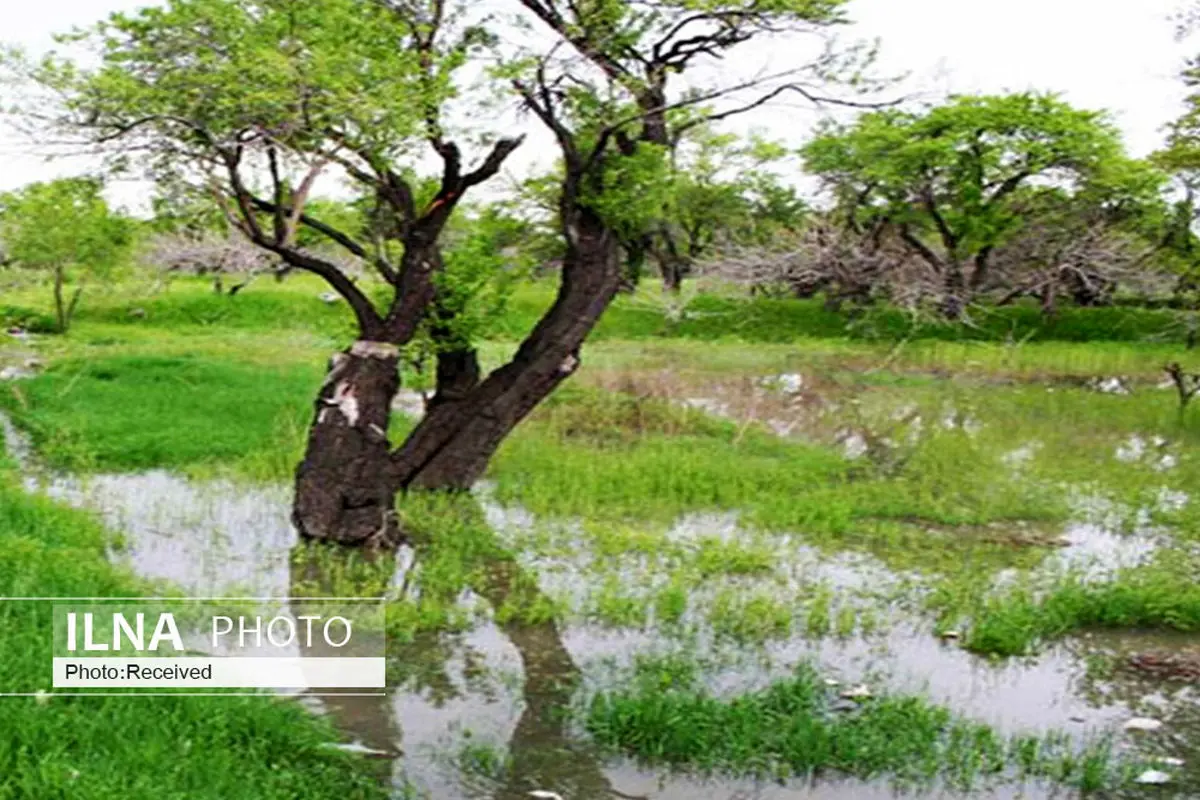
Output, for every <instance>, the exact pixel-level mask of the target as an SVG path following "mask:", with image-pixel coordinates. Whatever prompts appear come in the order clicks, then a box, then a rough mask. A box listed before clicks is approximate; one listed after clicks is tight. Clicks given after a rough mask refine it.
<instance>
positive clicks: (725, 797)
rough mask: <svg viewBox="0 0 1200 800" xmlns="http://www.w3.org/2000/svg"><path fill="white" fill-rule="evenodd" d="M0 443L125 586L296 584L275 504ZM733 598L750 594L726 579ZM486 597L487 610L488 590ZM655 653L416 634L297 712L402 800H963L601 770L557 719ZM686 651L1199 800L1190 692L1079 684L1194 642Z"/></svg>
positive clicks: (899, 630)
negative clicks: (1005, 739) (1174, 784)
mask: <svg viewBox="0 0 1200 800" xmlns="http://www.w3.org/2000/svg"><path fill="white" fill-rule="evenodd" d="M0 429H3V431H4V433H5V441H6V443H7V446H8V449H9V453H10V456H12V457H14V458H15V459H16V460H18V462H19V463H20V464H21V465H22V468H23V470H24V471H25V474H26V476H27V486H28V487H29V489H30V490H31V491H44V492H45V493H47V494H48V495H50V496H52V497H55V498H58V499H60V500H62V501H64V502H66V503H69V504H71V505H73V506H77V507H80V508H86V509H91V510H93V511H95V512H97V513H98V514H99V515H100V516H101V517H102V518H103V520H104V521H105V523H106V524H107V525H108V526H109V527H111V528H112V529H113V530H115V531H119V532H120V533H121V534H122V536H123V539H124V541H123V546H122V547H121V548H120V549H119V550H115V551H114V552H113V554H112V557H113V559H114V560H116V561H118V562H120V563H125V564H127V565H129V566H130V567H131V568H132V569H133V570H134V571H136V572H137V573H138V574H140V575H142V576H145V577H147V578H153V579H163V580H167V581H171V582H172V583H174V584H175V585H177V586H180V587H183V588H184V589H186V590H187V591H188V592H189V593H191V594H194V595H206V596H215V595H221V594H225V595H241V596H251V595H253V596H271V597H279V598H284V597H286V596H287V594H288V591H289V586H290V585H291V584H292V582H293V580H294V578H295V576H293V575H291V574H290V568H289V554H290V553H291V551H292V549H293V548H294V547H295V546H296V545H297V537H296V535H295V533H294V531H293V529H292V527H291V524H290V521H289V491H288V489H287V488H286V487H272V486H268V487H247V486H244V485H238V484H233V483H226V482H196V481H191V480H188V479H186V478H183V477H181V476H178V475H173V474H169V473H165V472H157V471H155V472H147V473H141V474H130V475H100V476H95V477H92V478H88V479H81V478H76V477H71V476H55V475H49V474H45V473H41V472H39V471H38V470H37V469H36V465H35V464H34V461H33V456H32V452H31V449H30V448H29V446H28V442H27V440H26V439H25V437H23V436H22V435H21V434H20V433H19V432H18V431H16V430H15V429H14V428H13V427H12V426H11V424H9V422H8V420H7V419H6V418H4V417H3V416H2V415H0ZM479 500H480V503H481V505H482V506H483V508H484V511H485V514H486V516H487V519H488V520H489V522H490V524H491V525H492V526H493V527H494V528H495V530H496V532H497V535H498V536H499V537H500V538H501V539H502V540H504V539H510V540H511V538H512V537H513V536H517V535H519V534H520V533H522V532H523V531H527V530H529V529H530V528H531V527H533V526H535V525H538V524H539V522H538V520H536V519H534V518H533V516H532V515H530V514H529V513H528V512H526V511H525V510H524V509H521V508H520V507H516V506H501V505H498V504H496V503H495V502H493V501H492V500H491V499H490V498H489V493H488V490H487V487H486V486H485V487H482V488H481V490H480V491H479ZM1085 505H1086V504H1085ZM1087 516H1088V515H1086V514H1084V515H1083V517H1085V518H1086V517H1087ZM1092 517H1096V515H1092ZM1100 518H1102V515H1101V517H1100ZM559 524H561V525H565V526H569V525H570V524H571V523H559ZM738 535H739V527H738V520H737V517H736V515H729V514H698V515H689V516H687V517H684V518H682V519H680V520H679V521H678V522H677V524H676V525H675V526H674V527H673V528H672V530H671V531H670V533H669V536H671V537H673V538H682V539H687V538H689V537H700V536H706V537H708V536H716V537H726V538H729V537H736V536H738ZM1063 538H1064V540H1065V544H1066V546H1065V547H1063V548H1061V549H1059V550H1056V551H1054V553H1053V554H1051V555H1049V556H1048V557H1047V564H1046V565H1044V567H1043V568H1045V569H1055V568H1061V567H1070V566H1077V565H1079V564H1081V563H1088V564H1092V565H1097V567H1098V568H1102V569H1103V568H1107V569H1111V568H1114V567H1116V566H1121V565H1126V564H1129V563H1137V562H1138V561H1140V560H1141V559H1143V558H1145V557H1146V556H1147V555H1148V554H1149V553H1150V552H1152V550H1153V548H1154V546H1155V543H1154V536H1153V532H1148V533H1147V534H1146V535H1144V536H1135V537H1128V536H1121V535H1118V534H1116V533H1113V532H1111V531H1109V530H1106V529H1105V528H1104V527H1103V525H1102V524H1100V523H1098V522H1096V521H1095V519H1085V520H1084V521H1081V522H1079V523H1077V524H1074V525H1072V526H1069V527H1068V528H1067V529H1066V530H1065V531H1064V532H1063ZM778 542H779V552H778V554H777V555H778V557H779V558H780V559H787V564H786V565H785V568H784V570H783V571H784V573H785V574H786V575H787V576H788V580H789V581H792V582H796V583H797V585H799V584H798V582H801V581H810V582H811V581H819V582H821V583H824V584H825V585H828V586H832V587H834V588H835V589H837V590H838V591H839V592H844V593H854V592H858V591H862V590H865V589H874V590H885V591H886V590H887V589H888V588H889V587H892V586H894V585H897V584H899V583H901V582H902V581H903V580H904V579H905V577H906V576H903V575H898V574H896V573H893V572H890V571H889V570H888V569H887V568H886V567H885V566H884V565H882V564H881V563H879V562H876V561H874V560H873V559H872V558H870V557H868V556H862V555H849V554H846V555H842V556H834V557H830V556H828V555H822V554H821V553H819V552H818V551H816V550H814V549H812V548H809V547H807V546H805V545H803V543H802V542H800V541H799V539H792V538H789V537H781V538H779V539H778ZM589 558H590V556H589V555H588V554H586V553H579V552H576V553H573V554H572V555H569V556H563V557H558V558H548V557H539V558H537V559H530V560H529V561H528V562H526V563H523V564H521V565H519V566H518V567H517V568H518V569H530V570H534V571H535V574H536V575H537V576H538V580H539V583H540V589H541V590H542V591H543V592H546V593H549V594H551V595H555V596H559V595H561V594H562V593H563V591H564V590H565V589H567V588H570V587H571V586H573V585H574V586H585V585H586V582H587V581H588V580H589V579H590V578H589V575H590V573H589V570H588V569H587V560H588V559H589ZM396 563H397V568H396V578H395V580H394V581H393V584H394V585H399V584H400V583H402V582H403V578H404V576H405V575H406V574H407V573H408V572H410V571H411V570H413V569H414V568H415V567H416V566H418V565H419V563H420V554H419V553H417V552H414V551H412V550H411V549H405V550H404V551H402V552H401V553H399V554H398V555H397V558H396ZM1098 574H1099V573H1098ZM627 577H628V579H629V580H630V581H633V582H637V581H639V580H643V579H647V580H648V579H649V577H648V576H647V575H641V574H631V575H629V576H627ZM739 580H750V579H748V578H746V577H745V576H740V577H739ZM501 583H503V581H501ZM706 591H707V587H706V588H705V590H702V591H699V592H697V593H696V595H697V596H696V597H694V598H693V603H694V604H698V605H702V604H703V603H704V601H705V597H704V595H705V593H706ZM483 599H484V600H487V601H488V602H489V603H490V604H491V605H492V606H493V607H496V606H498V605H499V604H500V602H502V600H503V588H502V587H501V588H498V589H496V590H495V595H494V596H492V595H488V596H485V597H484V598H483ZM689 613H691V612H689ZM697 619H701V618H699V617H698V618H697ZM670 644H671V643H670V639H669V636H667V635H665V634H664V632H663V631H660V630H657V629H655V628H654V627H653V626H651V627H650V628H649V629H621V628H612V627H604V626H600V625H595V624H588V623H583V622H570V623H564V624H562V625H561V626H560V625H555V624H544V625H523V624H517V623H510V624H503V625H502V624H498V623H496V622H495V621H492V620H490V619H486V618H485V619H482V620H480V621H479V622H478V623H477V624H476V625H475V626H474V627H473V628H471V629H470V630H468V631H466V632H463V633H459V634H445V635H440V636H422V637H419V638H418V639H417V640H416V641H415V642H412V643H410V644H407V645H403V646H400V647H396V648H393V652H392V654H391V657H392V658H393V659H394V660H395V661H396V664H395V666H396V668H397V672H398V673H399V674H401V675H402V676H403V677H402V679H401V680H400V681H399V684H398V685H396V686H394V687H393V689H392V691H391V694H390V695H389V696H388V697H386V698H373V697H351V696H346V697H337V696H333V697H329V696H326V697H320V698H318V697H304V698H302V701H303V702H305V704H306V705H308V706H310V707H312V708H313V709H314V710H316V711H319V712H321V713H328V714H331V715H332V716H333V717H334V718H335V719H336V720H337V722H338V724H339V725H340V726H341V727H342V728H343V729H344V730H345V731H346V732H347V735H348V736H349V737H350V738H351V739H352V740H353V741H354V742H355V744H356V745H358V746H360V747H361V748H365V749H366V750H367V751H370V752H369V755H370V754H374V755H377V756H381V757H383V758H384V759H387V760H386V761H384V762H383V763H384V764H385V765H386V766H385V768H386V769H387V770H388V771H390V774H391V776H392V780H393V782H394V783H395V785H396V786H397V790H398V793H399V792H400V790H401V789H403V788H404V787H407V786H411V787H412V788H414V789H416V790H417V793H418V796H425V795H426V794H427V795H428V796H431V797H435V798H449V797H469V798H514V799H515V798H518V797H528V796H530V795H529V793H530V792H534V791H544V792H556V793H557V794H558V795H560V796H561V797H562V798H563V800H591V799H592V798H596V799H597V800H598V799H599V798H631V797H637V798H655V799H656V800H675V799H679V800H685V799H686V800H702V799H705V798H711V799H712V800H718V799H719V800H733V798H738V799H739V800H741V799H743V798H744V799H745V800H751V799H752V798H755V799H760V800H776V799H778V800H784V799H786V800H801V799H804V800H825V798H847V799H848V800H876V799H877V798H878V799H880V800H882V798H893V797H898V796H911V797H960V796H962V795H961V794H955V793H954V792H952V791H950V790H948V789H946V790H942V789H936V788H932V789H931V788H926V789H922V790H919V791H916V792H914V793H910V794H907V795H905V794H904V793H902V792H900V791H899V790H894V789H892V788H890V787H889V786H888V785H887V784H886V783H883V782H862V781H855V780H841V779H837V778H835V777H829V778H823V779H821V780H819V781H811V780H807V779H803V780H801V779H798V780H795V781H790V782H786V783H776V782H769V781H767V782H763V781H753V780H727V779H702V778H698V777H695V776H689V775H680V774H670V773H666V772H662V771H655V770H650V769H646V768H643V767H639V766H638V765H637V764H634V763H632V762H630V761H627V760H622V759H613V758H608V757H601V756H600V755H598V754H597V753H595V752H594V751H593V750H592V749H591V748H590V747H589V745H588V744H587V742H586V738H585V737H582V736H580V735H579V734H578V732H577V731H573V730H571V729H570V728H569V725H568V724H566V723H564V722H563V719H562V716H561V714H560V713H559V712H560V710H561V709H562V708H563V707H564V706H568V705H569V704H570V703H571V702H572V699H573V698H574V697H576V696H577V692H578V691H579V690H580V689H583V690H587V689H589V688H596V687H600V686H603V685H605V683H606V681H609V680H611V676H612V675H613V674H614V669H616V668H619V667H620V666H621V665H623V664H628V663H629V662H630V661H631V660H632V659H633V658H634V657H635V656H637V655H642V654H646V653H651V652H655V651H661V650H663V649H664V648H669V647H670ZM700 644H701V646H711V647H712V648H713V650H714V651H721V650H722V649H724V650H726V651H727V652H728V653H730V654H731V657H730V659H729V660H728V662H727V666H725V667H723V668H721V669H720V670H718V671H716V672H714V673H713V674H712V675H710V676H709V680H710V683H711V685H712V687H713V688H714V689H715V690H716V691H718V692H721V693H734V692H738V691H744V690H746V689H751V688H754V687H757V686H762V685H764V684H766V683H767V682H769V681H770V680H771V679H772V678H773V677H778V676H781V675H783V674H785V673H787V672H788V671H789V670H790V669H791V667H792V666H793V665H795V664H796V663H798V662H800V661H809V662H811V663H814V664H815V665H818V666H819V668H820V669H821V670H822V672H823V673H824V674H825V675H826V676H827V679H828V680H830V681H834V680H836V681H838V682H839V683H840V685H846V686H849V685H852V684H860V683H864V684H866V685H867V686H869V687H871V689H872V690H874V691H879V692H885V691H893V692H906V693H923V694H925V695H926V696H928V697H930V698H931V699H932V700H934V701H936V702H939V703H943V704H946V705H948V706H950V707H952V708H953V709H955V710H956V711H957V712H959V713H961V714H963V715H966V716H968V717H970V718H973V719H976V720H979V721H983V722H987V723H989V724H991V725H993V726H995V727H996V728H997V729H999V730H1001V731H1003V732H1006V733H1017V732H1024V733H1036V732H1046V731H1050V730H1059V731H1063V732H1066V733H1067V734H1070V735H1072V736H1076V737H1079V738H1080V739H1081V740H1082V739H1083V738H1090V737H1095V736H1098V735H1102V734H1110V735H1112V736H1114V737H1115V739H1116V741H1117V743H1118V747H1119V748H1122V749H1129V750H1130V751H1132V752H1136V753H1137V754H1139V755H1143V756H1146V755H1151V756H1161V757H1170V758H1177V759H1181V760H1183V762H1184V766H1182V767H1176V768H1174V771H1175V772H1176V774H1177V776H1178V777H1179V778H1180V779H1181V780H1186V781H1187V784H1188V785H1195V784H1194V781H1195V779H1196V777H1197V776H1196V775H1195V774H1194V773H1193V772H1192V770H1193V768H1194V767H1200V752H1198V748H1197V744H1198V743H1200V697H1198V696H1197V691H1196V689H1195V688H1194V687H1193V686H1192V685H1191V684H1190V683H1188V682H1186V681H1171V680H1166V681H1164V680H1162V679H1161V678H1155V677H1152V676H1148V675H1146V674H1144V673H1142V672H1138V671H1135V670H1122V669H1117V670H1111V671H1107V672H1106V671H1104V670H1097V669H1096V668H1095V665H1096V659H1095V656H1096V655H1098V654H1099V655H1106V656H1109V657H1111V658H1114V659H1116V660H1117V661H1118V662H1120V661H1122V660H1123V659H1125V658H1126V657H1127V656H1128V655H1130V654H1133V653H1139V652H1145V651H1161V650H1166V651H1171V652H1195V653H1196V654H1197V658H1200V639H1197V638H1195V637H1181V636H1168V635H1162V634H1153V635H1151V634H1138V633H1106V634H1096V635H1085V636H1080V637H1075V638H1072V639H1069V640H1067V641H1064V642H1062V643H1060V644H1058V645H1056V646H1054V647H1051V648H1049V649H1047V650H1046V651H1045V652H1043V653H1042V654H1041V655H1039V656H1038V657H1036V658H1028V659H1009V660H1005V661H1000V662H992V661H989V660H986V659H982V658H979V657H976V656H973V655H971V654H969V653H967V652H966V651H964V650H962V649H961V648H960V647H959V646H958V645H957V644H956V643H955V642H954V641H952V640H950V641H947V640H941V639H939V638H937V637H935V636H934V635H933V632H932V625H931V623H930V622H929V621H928V620H926V619H923V618H921V617H919V616H917V615H915V614H913V613H912V612H909V611H906V610H904V609H903V608H895V609H892V611H891V613H890V614H889V618H888V619H887V620H886V624H884V625H883V626H882V627H881V629H880V630H879V631H878V632H874V633H868V634H862V633H857V634H854V635H849V636H842V637H838V636H823V637H808V636H805V635H801V634H796V635H793V636H792V637H791V638H788V639H787V640H785V641H781V642H774V643H770V644H767V645H765V646H764V647H762V648H757V649H754V651H753V652H752V653H746V652H740V651H738V650H737V649H736V647H734V646H733V645H730V644H728V643H723V642H721V641H720V640H718V638H716V637H712V638H711V639H710V640H708V641H705V640H704V633H703V631H701V641H700ZM723 663H724V662H723ZM1134 716H1148V717H1153V718H1155V719H1159V720H1162V721H1163V722H1164V723H1165V725H1164V727H1163V728H1162V729H1161V730H1160V731H1158V732H1154V733H1140V734H1129V733H1125V732H1123V731H1122V725H1123V724H1124V722H1125V721H1127V720H1129V719H1130V718H1132V717H1134ZM493 749H495V750H498V751H499V752H504V753H506V754H507V758H508V761H507V768H505V769H499V770H498V769H496V768H495V765H494V764H491V762H489V761H488V759H486V758H484V757H482V756H480V755H479V754H480V752H481V751H484V752H489V751H491V750H493ZM489 764H491V765H490V766H489ZM1180 785H1184V784H1180ZM1145 789H1146V790H1147V791H1151V792H1152V793H1153V795H1154V796H1163V795H1169V794H1170V791H1171V790H1170V788H1169V787H1167V789H1166V790H1164V789H1163V788H1162V787H1145ZM969 796H970V797H994V798H1021V797H1051V796H1070V793H1069V792H1067V791H1065V790H1061V789H1060V790H1055V789H1053V788H1051V787H1048V786H1042V785H1037V784H1027V785H1023V786H1004V787H1000V788H996V789H988V790H981V791H977V792H975V793H973V794H971V795H969ZM1131 796H1148V795H1143V794H1134V795H1131Z"/></svg>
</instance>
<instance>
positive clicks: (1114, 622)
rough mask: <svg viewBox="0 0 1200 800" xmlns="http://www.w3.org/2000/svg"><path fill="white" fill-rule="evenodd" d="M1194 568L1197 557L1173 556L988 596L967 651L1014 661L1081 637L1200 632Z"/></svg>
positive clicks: (973, 621) (973, 618) (974, 616)
mask: <svg viewBox="0 0 1200 800" xmlns="http://www.w3.org/2000/svg"><path fill="white" fill-rule="evenodd" d="M1198 566H1200V565H1197V563H1196V559H1195V556H1194V555H1191V554H1187V553H1183V552H1172V553H1170V554H1169V555H1167V556H1163V557H1160V558H1159V559H1157V560H1156V561H1155V562H1153V563H1151V564H1148V565H1146V566H1140V567H1133V568H1130V569H1126V570H1121V571H1119V572H1118V573H1117V574H1116V575H1115V576H1113V577H1112V578H1111V579H1109V580H1106V581H1103V582H1097V581H1088V580H1086V579H1085V578H1083V577H1082V576H1079V575H1070V576H1067V577H1065V578H1062V579H1060V580H1059V581H1057V582H1056V583H1054V584H1053V585H1052V586H1050V587H1049V588H1046V589H1041V590H1039V589H1035V588H1033V587H1029V586H1019V587H1016V588H1013V589H1010V590H1006V591H1003V592H1001V593H999V594H997V595H994V596H987V597H985V598H983V599H982V600H981V601H980V602H979V603H978V606H977V608H975V609H974V610H973V611H972V612H970V614H969V619H970V622H969V623H968V629H967V636H966V640H965V642H964V645H965V646H966V647H967V648H968V649H969V650H972V651H974V652H977V653H982V654H987V655H999V656H1014V655H1026V654H1029V653H1032V652H1034V651H1035V650H1036V649H1037V648H1038V647H1040V646H1041V645H1044V644H1045V643H1046V642H1047V641H1050V640H1053V639H1057V638H1061V637H1062V636H1065V635H1067V634H1069V633H1073V632H1076V631H1081V630H1089V629H1104V628H1119V629H1129V630H1177V631H1200V586H1197V585H1196V581H1195V576H1196V570H1197V567H1198Z"/></svg>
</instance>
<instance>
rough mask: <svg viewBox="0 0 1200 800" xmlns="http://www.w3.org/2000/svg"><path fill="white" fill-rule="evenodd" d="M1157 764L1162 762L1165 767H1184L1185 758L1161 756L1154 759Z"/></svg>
mask: <svg viewBox="0 0 1200 800" xmlns="http://www.w3.org/2000/svg"><path fill="white" fill-rule="evenodd" d="M1153 761H1154V762H1155V763H1156V764H1162V765H1163V766H1164V767H1182V766H1183V759H1182V758H1174V757H1172V756H1159V757H1158V758H1155V759H1153Z"/></svg>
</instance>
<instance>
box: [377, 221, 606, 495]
mask: <svg viewBox="0 0 1200 800" xmlns="http://www.w3.org/2000/svg"><path fill="white" fill-rule="evenodd" d="M569 227H570V233H569V235H568V250H567V255H566V258H565V259H564V262H563V273H562V282H561V284H560V287H559V293H558V297H557V299H556V300H555V302H554V305H553V306H551V308H550V310H549V311H547V312H546V315H545V316H544V317H542V319H541V321H539V322H538V324H537V326H536V327H535V328H534V330H533V331H532V332H531V333H530V335H529V336H528V337H527V338H526V339H525V341H524V342H523V343H522V344H521V347H520V349H519V350H518V351H517V354H516V356H514V357H513V360H512V361H510V362H509V363H508V364H506V365H504V366H503V367H500V368H499V369H497V370H496V371H495V372H493V373H492V374H490V375H489V376H488V377H487V378H486V379H484V380H483V381H481V382H479V383H478V384H477V385H476V386H474V387H473V388H472V389H470V391H464V387H465V386H467V385H468V384H469V383H470V382H471V381H470V378H471V376H473V375H478V365H477V364H476V363H474V357H473V355H472V356H470V357H466V355H465V354H463V353H458V354H451V355H450V356H448V357H446V358H443V359H439V365H438V372H439V375H438V378H439V381H438V383H439V386H438V393H437V395H436V396H435V398H434V402H433V403H432V404H431V407H430V409H429V411H428V413H427V414H426V416H425V418H424V419H423V420H422V421H421V422H420V424H419V425H418V426H417V428H416V429H415V430H414V431H413V432H412V434H411V435H410V436H409V437H408V439H407V440H406V441H405V442H404V444H403V445H402V446H401V447H400V448H399V450H397V451H396V454H395V458H394V463H393V470H392V474H393V481H394V484H395V487H396V489H397V490H407V489H416V488H420V489H467V488H469V487H470V486H471V485H472V484H473V483H474V482H475V481H476V480H478V479H479V477H480V476H481V475H482V474H483V472H484V470H485V469H486V468H487V464H488V461H489V460H490V459H491V457H492V455H493V454H494V453H495V452H496V448H497V447H499V445H500V443H501V442H502V441H503V440H504V437H505V436H507V435H508V434H509V433H510V432H512V430H513V429H514V428H515V427H516V426H517V424H518V423H520V422H521V420H523V419H525V417H526V416H528V415H529V413H530V412H531V411H532V410H533V409H534V408H535V407H536V406H537V404H538V403H540V402H541V401H542V400H544V399H545V398H546V397H547V396H549V395H550V393H551V392H553V391H554V390H555V389H556V388H558V386H559V384H561V383H562V382H563V381H564V380H565V379H566V378H568V377H569V376H570V375H572V374H573V373H574V372H575V370H576V369H578V367H579V363H580V348H581V346H582V344H583V341H584V339H586V338H587V336H588V334H589V333H591V331H592V329H593V328H594V327H595V325H596V322H597V321H599V319H600V316H601V315H602V314H603V313H604V311H605V309H607V308H608V306H609V304H610V303H611V302H612V300H613V298H614V297H615V296H616V293H617V291H618V289H619V287H620V282H621V274H620V267H619V259H618V253H619V248H618V245H617V240H616V238H615V236H614V235H613V234H612V232H611V231H610V230H609V229H608V228H607V227H606V226H605V225H604V223H603V222H602V221H601V220H600V219H599V218H598V217H597V216H596V215H594V214H592V213H590V212H588V211H586V210H579V211H578V212H577V213H576V214H575V215H574V221H573V224H572V225H571V226H569ZM439 398H440V399H439Z"/></svg>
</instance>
